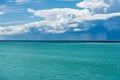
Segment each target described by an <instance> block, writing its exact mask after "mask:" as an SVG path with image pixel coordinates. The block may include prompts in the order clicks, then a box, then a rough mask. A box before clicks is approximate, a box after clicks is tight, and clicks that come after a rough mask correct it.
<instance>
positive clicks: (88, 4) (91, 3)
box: [76, 0, 110, 12]
mask: <svg viewBox="0 0 120 80" xmlns="http://www.w3.org/2000/svg"><path fill="white" fill-rule="evenodd" d="M76 6H77V7H80V8H86V9H90V10H92V12H94V10H96V9H101V8H103V9H104V11H106V10H107V8H108V7H109V6H110V5H108V4H106V3H105V2H104V0H84V1H82V2H80V3H77V4H76Z"/></svg>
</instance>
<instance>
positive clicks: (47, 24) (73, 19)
mask: <svg viewBox="0 0 120 80" xmlns="http://www.w3.org/2000/svg"><path fill="white" fill-rule="evenodd" d="M85 1H86V4H85ZM93 3H96V4H93ZM83 4H84V5H83ZM89 4H92V6H90V5H89ZM77 6H79V7H81V8H84V9H82V10H81V9H71V8H54V9H46V10H34V9H31V8H28V9H27V12H29V13H32V14H33V16H37V17H40V18H44V19H43V20H41V21H36V22H32V23H27V24H24V25H16V26H7V27H2V26H1V27H0V35H14V34H24V33H32V30H33V29H34V30H36V31H38V32H44V33H54V34H58V33H64V32H67V31H70V30H71V28H72V31H75V32H76V31H77V32H78V31H79V32H80V31H86V30H88V29H89V28H91V26H86V27H85V26H80V25H79V24H81V23H84V22H87V21H94V20H107V19H109V18H112V17H116V16H120V12H118V13H109V14H108V13H106V14H96V13H93V12H92V11H91V10H92V9H93V10H95V9H99V8H104V9H106V8H107V7H109V5H108V4H106V3H104V1H103V0H99V2H98V0H84V1H82V2H80V3H78V4H77ZM88 6H90V7H88ZM90 9H91V10H90Z"/></svg>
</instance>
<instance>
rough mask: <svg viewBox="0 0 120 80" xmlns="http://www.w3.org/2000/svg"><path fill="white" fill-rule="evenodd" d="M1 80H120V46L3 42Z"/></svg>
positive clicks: (0, 57) (1, 48) (0, 55)
mask: <svg viewBox="0 0 120 80" xmlns="http://www.w3.org/2000/svg"><path fill="white" fill-rule="evenodd" d="M0 80H120V43H80V42H78V43H62V42H60V43H50V42H47V43H45V42H0Z"/></svg>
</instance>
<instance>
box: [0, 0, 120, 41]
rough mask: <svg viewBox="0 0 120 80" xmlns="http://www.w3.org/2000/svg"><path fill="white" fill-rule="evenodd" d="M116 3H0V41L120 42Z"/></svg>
mask: <svg viewBox="0 0 120 80" xmlns="http://www.w3.org/2000/svg"><path fill="white" fill-rule="evenodd" d="M119 23H120V0H0V40H120V24H119Z"/></svg>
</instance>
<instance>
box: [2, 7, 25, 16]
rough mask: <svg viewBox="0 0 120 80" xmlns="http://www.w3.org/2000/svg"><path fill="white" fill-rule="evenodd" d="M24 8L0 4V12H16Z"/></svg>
mask: <svg viewBox="0 0 120 80" xmlns="http://www.w3.org/2000/svg"><path fill="white" fill-rule="evenodd" d="M23 11H24V9H22V8H19V7H13V6H8V5H0V14H1V15H3V14H7V13H16V12H23Z"/></svg>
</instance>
